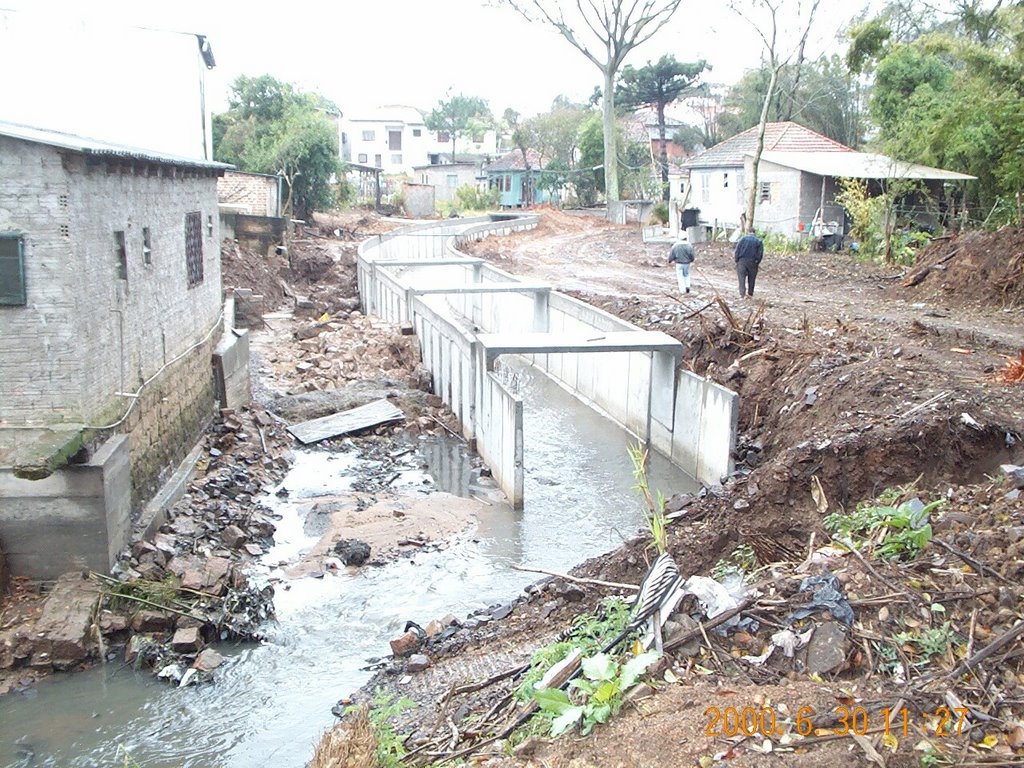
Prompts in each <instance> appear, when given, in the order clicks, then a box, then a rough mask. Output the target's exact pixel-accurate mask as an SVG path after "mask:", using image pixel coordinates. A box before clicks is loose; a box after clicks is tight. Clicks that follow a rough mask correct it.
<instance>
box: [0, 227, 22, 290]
mask: <svg viewBox="0 0 1024 768" xmlns="http://www.w3.org/2000/svg"><path fill="white" fill-rule="evenodd" d="M27 303H28V300H27V297H26V293H25V240H24V238H23V237H22V235H21V233H19V232H0V305H3V304H5V305H8V306H23V305H25V304H27Z"/></svg>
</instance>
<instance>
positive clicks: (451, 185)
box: [446, 173, 459, 189]
mask: <svg viewBox="0 0 1024 768" xmlns="http://www.w3.org/2000/svg"><path fill="white" fill-rule="evenodd" d="M446 181H447V183H448V189H455V188H456V187H457V186H459V177H458V176H457V175H456V174H454V173H449V174H448V176H447V178H446Z"/></svg>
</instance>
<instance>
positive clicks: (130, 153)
mask: <svg viewBox="0 0 1024 768" xmlns="http://www.w3.org/2000/svg"><path fill="white" fill-rule="evenodd" d="M0 136H9V137H11V138H12V139H21V140H22V141H30V142H33V143H35V144H46V145H47V146H51V147H57V148H59V149H69V150H72V151H74V152H81V153H82V154H84V155H92V156H95V157H112V158H122V159H125V160H141V161H143V162H147V163H161V164H164V165H174V166H178V167H185V168H211V169H215V170H221V171H228V170H234V168H235V166H233V165H229V164H227V163H215V162H213V161H210V160H197V159H195V158H190V157H180V156H177V155H168V154H165V153H163V152H155V151H153V150H149V149H139V148H137V147H129V146H125V145H123V144H112V143H110V142H108V141H101V140H99V139H90V138H86V137H85V136H76V135H75V134H72V133H61V132H60V131H51V130H48V129H46V128H35V127H33V126H30V125H20V124H18V123H8V122H4V121H2V120H0Z"/></svg>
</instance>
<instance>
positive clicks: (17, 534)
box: [0, 435, 131, 579]
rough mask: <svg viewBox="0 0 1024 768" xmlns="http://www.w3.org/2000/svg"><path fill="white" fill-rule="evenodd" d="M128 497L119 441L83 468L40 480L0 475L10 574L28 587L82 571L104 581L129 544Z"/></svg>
mask: <svg viewBox="0 0 1024 768" xmlns="http://www.w3.org/2000/svg"><path fill="white" fill-rule="evenodd" d="M130 495H131V471H130V468H129V451H128V438H127V437H126V436H124V435H115V436H114V437H112V438H110V439H109V440H107V442H106V443H104V444H103V446H102V447H101V448H100V449H99V450H98V451H96V453H95V454H93V456H92V460H91V461H89V462H88V463H87V464H79V465H70V466H67V467H64V468H63V469H60V470H58V471H56V472H54V473H53V474H52V475H50V476H49V477H47V478H46V479H44V480H21V479H19V478H16V477H15V476H14V474H13V472H12V470H11V469H10V468H7V467H4V468H0V497H2V498H3V499H4V500H5V503H4V504H2V505H0V528H2V529H3V535H4V547H5V548H6V550H7V563H8V566H9V568H10V570H11V572H12V573H15V574H17V575H18V576H27V577H28V578H30V579H55V578H57V577H58V576H60V575H61V574H62V573H65V572H67V571H73V570H82V569H86V568H88V569H91V570H95V571H99V572H101V573H106V571H107V569H108V568H109V567H110V563H112V562H113V561H114V558H115V556H116V555H117V553H118V552H119V551H120V550H121V548H122V547H124V546H126V545H127V543H128V538H129V532H130V527H131V520H130V512H131V505H130V503H129V499H130Z"/></svg>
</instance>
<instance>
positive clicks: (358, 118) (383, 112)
mask: <svg viewBox="0 0 1024 768" xmlns="http://www.w3.org/2000/svg"><path fill="white" fill-rule="evenodd" d="M348 120H349V122H351V123H367V122H372V123H405V124H406V125H423V124H424V122H423V113H422V112H421V111H420V110H418V109H416V107H409V106H406V105H405V104H387V105H385V106H382V107H377V108H376V109H372V110H369V111H368V112H363V113H361V114H359V115H353V116H352V117H350V118H348Z"/></svg>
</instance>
